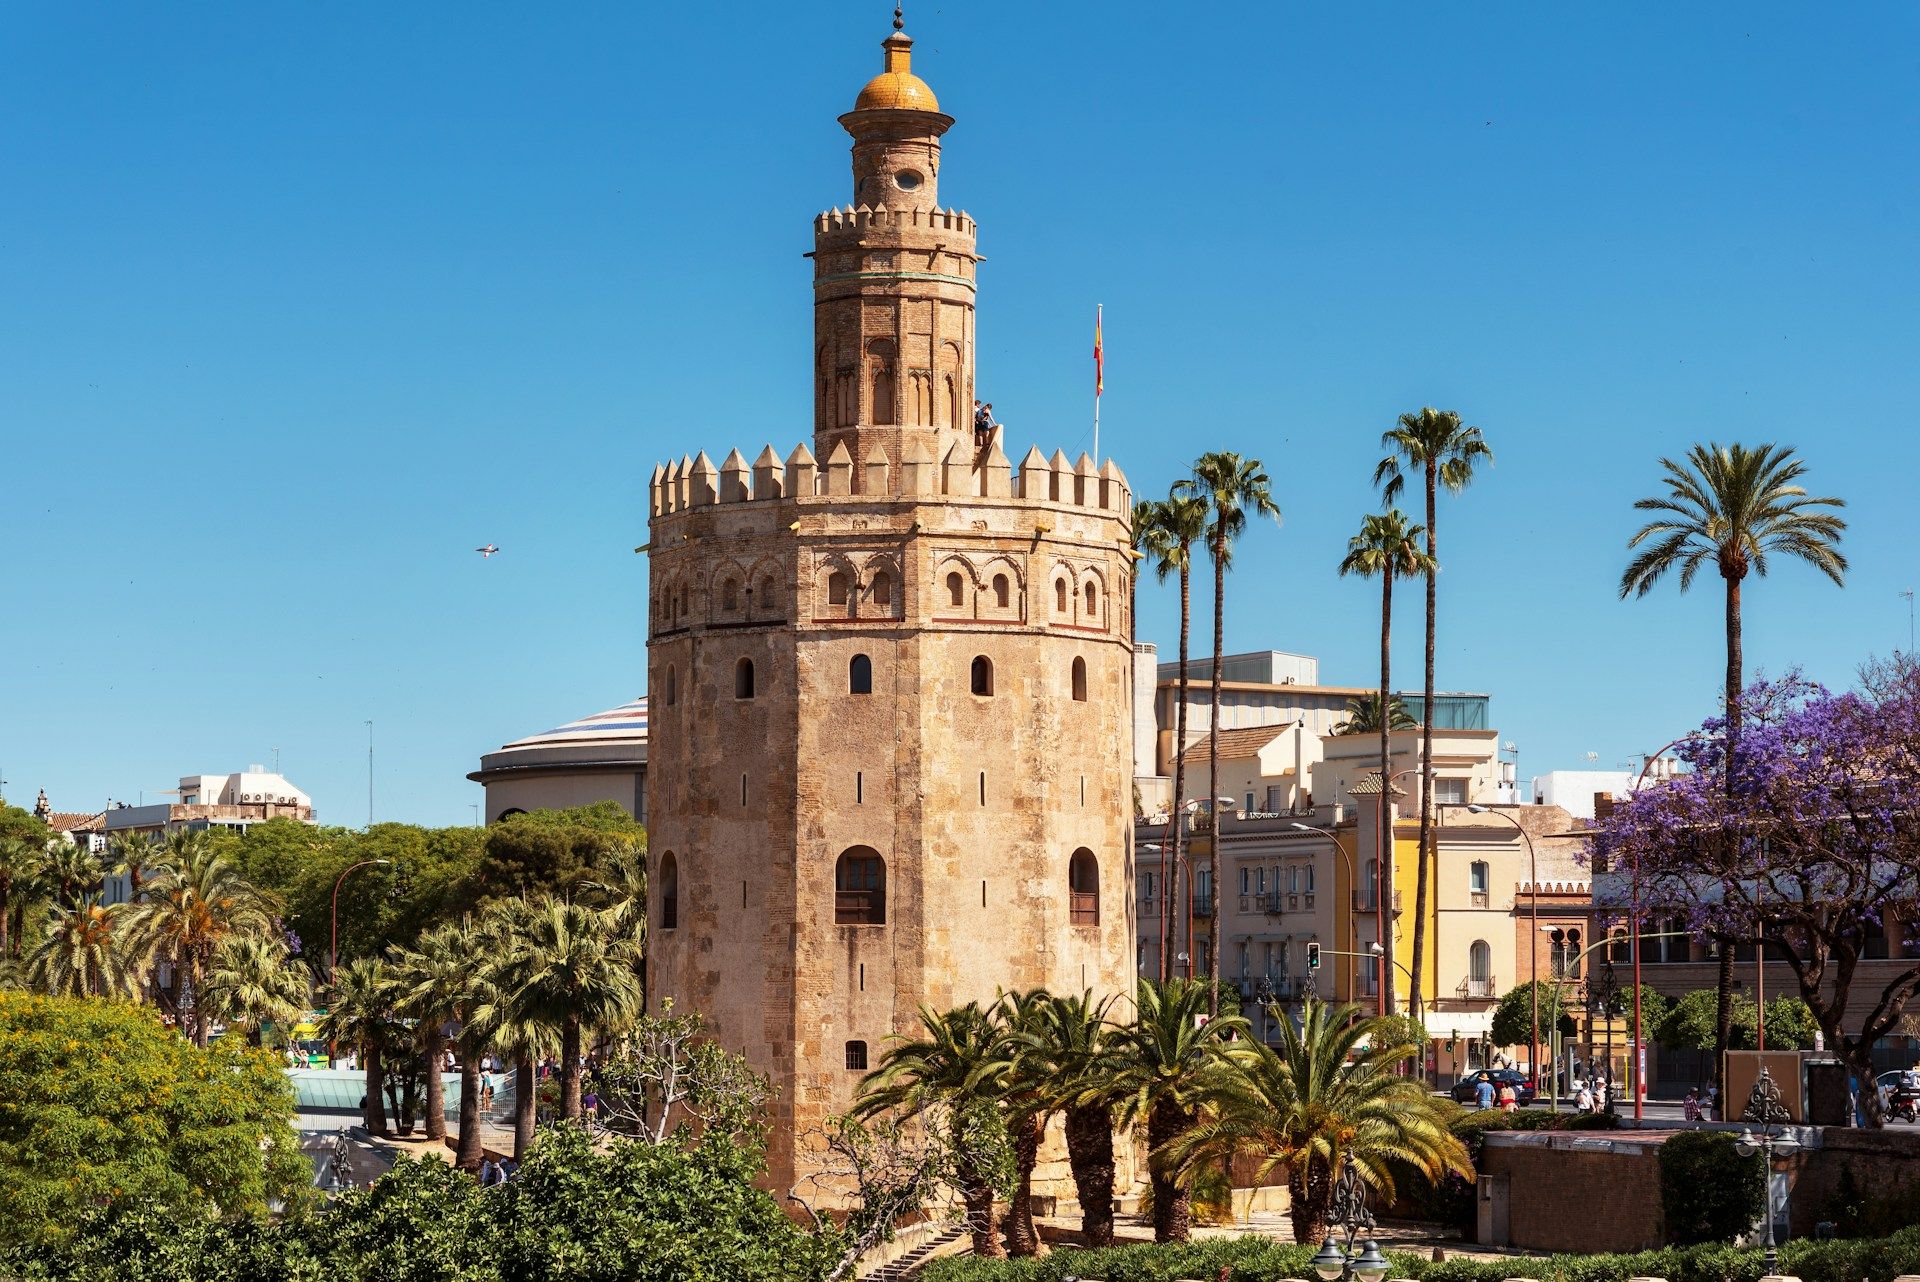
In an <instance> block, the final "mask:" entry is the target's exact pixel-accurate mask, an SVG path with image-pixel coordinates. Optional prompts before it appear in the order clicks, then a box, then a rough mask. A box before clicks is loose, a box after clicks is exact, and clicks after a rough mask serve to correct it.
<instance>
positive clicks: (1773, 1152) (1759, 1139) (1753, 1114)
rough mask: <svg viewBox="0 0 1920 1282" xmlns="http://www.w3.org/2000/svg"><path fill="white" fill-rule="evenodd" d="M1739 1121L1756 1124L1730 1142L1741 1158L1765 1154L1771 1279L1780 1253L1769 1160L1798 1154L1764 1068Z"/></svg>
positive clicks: (1787, 1118)
mask: <svg viewBox="0 0 1920 1282" xmlns="http://www.w3.org/2000/svg"><path fill="white" fill-rule="evenodd" d="M1740 1120H1742V1121H1749V1122H1759V1123H1760V1133H1759V1134H1758V1135H1756V1134H1754V1132H1753V1128H1752V1127H1750V1126H1743V1127H1741V1128H1740V1138H1739V1139H1737V1140H1735V1141H1734V1142H1733V1146H1734V1148H1735V1149H1737V1150H1739V1153H1740V1156H1741V1157H1752V1156H1753V1155H1754V1154H1755V1153H1761V1154H1764V1155H1765V1162H1766V1165H1765V1167H1763V1168H1762V1169H1763V1171H1764V1172H1765V1175H1766V1179H1765V1182H1764V1184H1763V1188H1764V1189H1765V1193H1764V1195H1763V1197H1762V1201H1763V1202H1764V1204H1765V1206H1766V1211H1765V1214H1766V1217H1767V1256H1766V1264H1767V1276H1768V1277H1772V1276H1774V1275H1776V1274H1777V1273H1779V1271H1780V1268H1779V1266H1780V1251H1779V1248H1778V1247H1776V1246H1775V1245H1774V1241H1773V1159H1774V1158H1775V1157H1776V1156H1781V1157H1792V1156H1793V1155H1794V1154H1795V1153H1797V1152H1799V1151H1800V1147H1801V1146H1800V1141H1799V1140H1797V1139H1795V1138H1794V1137H1793V1130H1792V1128H1790V1127H1789V1126H1788V1125H1787V1123H1788V1122H1790V1121H1792V1120H1793V1119H1792V1115H1791V1114H1789V1113H1788V1112H1787V1106H1786V1104H1785V1103H1783V1102H1782V1101H1781V1099H1780V1088H1779V1087H1778V1086H1776V1085H1775V1084H1774V1081H1773V1075H1772V1074H1771V1073H1769V1072H1767V1069H1766V1065H1764V1064H1763V1065H1761V1066H1760V1080H1758V1081H1756V1082H1755V1083H1754V1084H1753V1094H1751V1095H1749V1096H1748V1097H1747V1107H1746V1109H1745V1110H1744V1111H1742V1112H1741V1114H1740Z"/></svg>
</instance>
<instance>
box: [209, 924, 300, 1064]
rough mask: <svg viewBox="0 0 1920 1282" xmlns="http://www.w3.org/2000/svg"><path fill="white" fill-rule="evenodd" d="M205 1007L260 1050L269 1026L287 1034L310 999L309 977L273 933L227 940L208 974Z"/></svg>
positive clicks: (229, 937) (216, 953)
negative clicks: (237, 1029) (240, 1032)
mask: <svg viewBox="0 0 1920 1282" xmlns="http://www.w3.org/2000/svg"><path fill="white" fill-rule="evenodd" d="M206 982H207V1007H208V1010H209V1012H210V1013H211V1014H213V1015H214V1016H216V1017H217V1018H219V1019H222V1020H225V1021H226V1023H227V1025H228V1027H230V1028H243V1029H245V1030H246V1032H247V1040H248V1041H249V1042H251V1043H252V1044H253V1045H255V1046H258V1045H260V1044H261V1042H262V1041H263V1040H264V1038H265V1034H266V1027H267V1025H269V1024H272V1025H274V1026H276V1027H278V1028H280V1029H282V1030H285V1031H286V1032H288V1033H289V1034H290V1033H291V1031H292V1029H293V1026H294V1024H296V1023H298V1022H299V1020H300V1017H301V1016H303V1015H305V1014H306V1012H307V1005H308V1003H309V1002H311V1001H312V1000H313V976H312V975H311V974H310V973H309V972H308V970H307V968H306V966H304V965H303V964H301V963H300V962H299V961H297V960H295V959H294V957H293V954H292V951H291V950H290V949H289V948H288V947H287V943H286V940H285V939H284V938H282V937H281V936H279V935H276V934H272V933H255V934H245V935H229V936H227V938H225V939H223V940H221V941H220V946H219V947H218V948H217V949H215V950H214V954H213V963H212V965H211V966H209V967H208V969H207V981H206Z"/></svg>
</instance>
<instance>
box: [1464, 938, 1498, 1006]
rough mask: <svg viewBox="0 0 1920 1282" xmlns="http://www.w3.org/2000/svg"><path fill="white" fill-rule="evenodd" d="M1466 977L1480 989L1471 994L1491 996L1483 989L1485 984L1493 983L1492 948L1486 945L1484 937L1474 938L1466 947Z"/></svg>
mask: <svg viewBox="0 0 1920 1282" xmlns="http://www.w3.org/2000/svg"><path fill="white" fill-rule="evenodd" d="M1467 977H1468V978H1469V979H1471V980H1472V981H1473V982H1474V984H1475V985H1476V986H1478V987H1480V988H1481V989H1482V991H1481V992H1477V993H1474V994H1473V996H1475V997H1487V996H1491V994H1490V993H1488V992H1486V991H1484V990H1485V988H1486V986H1487V985H1490V984H1492V983H1493V949H1492V948H1490V947H1488V945H1487V941H1486V940H1484V939H1476V940H1474V941H1473V943H1472V944H1471V945H1470V946H1469V947H1468V948H1467Z"/></svg>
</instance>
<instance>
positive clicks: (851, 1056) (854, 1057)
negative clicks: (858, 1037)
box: [847, 1042, 867, 1073]
mask: <svg viewBox="0 0 1920 1282" xmlns="http://www.w3.org/2000/svg"><path fill="white" fill-rule="evenodd" d="M847 1071H848V1072H849V1073H864V1072H866V1071H867V1044H866V1043H865V1042H848V1043H847Z"/></svg>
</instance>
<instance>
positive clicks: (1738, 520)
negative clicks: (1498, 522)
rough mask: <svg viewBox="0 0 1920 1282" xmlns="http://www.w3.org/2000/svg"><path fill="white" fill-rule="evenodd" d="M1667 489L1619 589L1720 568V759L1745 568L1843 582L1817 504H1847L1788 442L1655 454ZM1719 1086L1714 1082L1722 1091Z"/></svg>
mask: <svg viewBox="0 0 1920 1282" xmlns="http://www.w3.org/2000/svg"><path fill="white" fill-rule="evenodd" d="M1660 467H1661V469H1662V470H1663V471H1664V472H1665V473H1666V475H1665V476H1664V477H1663V478H1662V479H1663V480H1664V481H1665V483H1666V487H1667V492H1666V493H1665V494H1664V495H1661V496H1659V497H1656V498H1645V499H1640V500H1638V501H1637V502H1635V503H1634V505H1633V506H1634V507H1635V508H1637V509H1639V510H1640V511H1643V512H1656V513H1659V515H1658V516H1656V517H1654V518H1653V519H1652V520H1650V521H1648V522H1647V523H1646V524H1645V525H1643V526H1641V527H1640V529H1639V531H1638V532H1637V533H1635V534H1634V536H1633V537H1632V538H1631V539H1629V540H1627V547H1628V548H1629V549H1632V548H1637V547H1640V546H1641V545H1642V544H1646V545H1648V546H1647V547H1646V548H1645V550H1643V551H1642V552H1641V553H1640V554H1639V555H1638V556H1636V557H1634V558H1633V561H1632V562H1631V563H1630V564H1629V565H1628V566H1627V568H1626V571H1625V572H1624V573H1623V574H1621V576H1620V595H1621V597H1622V598H1625V597H1628V596H1645V595H1647V593H1649V592H1651V591H1653V588H1654V585H1655V584H1657V583H1658V582H1659V581H1660V580H1661V578H1662V577H1664V576H1665V575H1666V573H1667V571H1669V570H1672V569H1676V568H1677V569H1678V570H1679V571H1680V590H1681V591H1682V592H1685V591H1686V590H1687V589H1688V588H1690V587H1692V586H1693V579H1694V576H1695V575H1696V574H1698V573H1699V572H1700V568H1701V567H1702V566H1704V565H1708V564H1711V565H1712V566H1713V567H1714V568H1715V569H1717V570H1718V571H1719V572H1720V578H1721V581H1722V583H1723V584H1724V585H1725V588H1726V632H1727V673H1726V690H1725V696H1724V697H1725V700H1726V716H1727V732H1726V733H1727V756H1728V758H1729V759H1731V757H1732V755H1733V748H1734V745H1735V744H1736V743H1737V742H1738V740H1739V737H1740V690H1741V686H1742V681H1743V674H1742V671H1741V668H1742V657H1741V651H1740V644H1741V618H1740V584H1741V583H1742V581H1744V580H1745V579H1746V577H1747V574H1748V573H1749V572H1752V573H1755V574H1758V575H1759V576H1760V577H1761V578H1765V577H1766V574H1767V558H1768V556H1769V555H1770V554H1773V553H1780V554H1783V555H1786V556H1791V557H1797V558H1799V559H1800V560H1802V561H1805V562H1807V563H1809V564H1810V565H1812V566H1813V567H1814V568H1815V569H1817V570H1819V571H1820V572H1821V573H1822V574H1824V575H1826V576H1827V577H1828V578H1830V579H1832V580H1833V581H1834V582H1835V583H1837V584H1840V585H1841V586H1845V584H1846V573H1847V558H1846V557H1845V556H1843V555H1842V554H1841V552H1840V548H1839V543H1840V539H1841V537H1842V535H1844V534H1845V532H1846V528H1847V523H1846V522H1845V521H1844V520H1842V519H1841V518H1840V517H1838V516H1836V515H1834V514H1833V513H1832V512H1823V511H1819V510H1817V509H1820V508H1839V507H1845V506H1846V505H1847V504H1846V500H1845V499H1838V498H1813V497H1810V496H1809V495H1808V494H1807V491H1806V490H1805V488H1804V487H1802V486H1801V485H1800V484H1799V481H1800V478H1801V477H1803V476H1805V475H1806V471H1807V465H1806V464H1805V463H1804V462H1802V461H1801V460H1800V459H1799V458H1798V457H1797V456H1796V455H1795V453H1794V450H1793V447H1792V446H1790V445H1772V444H1768V445H1758V446H1746V445H1720V444H1718V443H1711V444H1707V445H1696V446H1694V447H1693V448H1692V449H1690V450H1688V451H1687V456H1686V460H1685V462H1684V463H1679V462H1675V461H1674V460H1673V459H1670V458H1663V459H1661V460H1660ZM1719 942H1720V983H1719V990H1720V991H1719V997H1720V1001H1719V1011H1718V1020H1717V1029H1716V1032H1715V1036H1714V1063H1715V1064H1717V1065H1724V1064H1725V1063H1726V1058H1727V1045H1728V1042H1729V1041H1730V1040H1731V1038H1732V1034H1733V948H1732V946H1731V945H1732V943H1733V941H1732V940H1730V939H1722V940H1720V941H1719ZM1726 1086H1727V1084H1726V1082H1725V1081H1724V1080H1723V1081H1721V1082H1720V1090H1721V1093H1722V1095H1723V1096H1724V1094H1725V1092H1726Z"/></svg>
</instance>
